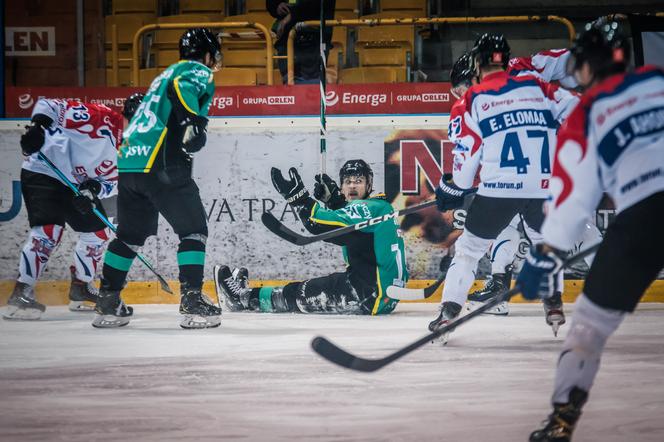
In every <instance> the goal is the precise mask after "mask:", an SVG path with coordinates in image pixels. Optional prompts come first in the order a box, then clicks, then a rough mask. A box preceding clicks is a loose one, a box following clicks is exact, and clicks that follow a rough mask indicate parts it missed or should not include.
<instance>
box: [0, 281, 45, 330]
mask: <svg viewBox="0 0 664 442" xmlns="http://www.w3.org/2000/svg"><path fill="white" fill-rule="evenodd" d="M45 311H46V306H45V305H44V304H41V303H39V302H37V301H36V300H35V292H34V290H33V288H32V286H31V285H28V284H26V283H24V282H19V281H16V285H15V286H14V291H13V292H12V295H11V296H10V297H9V299H8V300H7V308H6V309H5V312H4V313H3V314H2V317H3V318H4V319H14V320H19V321H36V320H37V319H39V318H41V315H42V313H44V312H45Z"/></svg>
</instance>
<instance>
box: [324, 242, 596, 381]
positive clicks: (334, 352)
mask: <svg viewBox="0 0 664 442" xmlns="http://www.w3.org/2000/svg"><path fill="white" fill-rule="evenodd" d="M598 248H599V244H595V245H594V246H591V247H589V248H587V249H586V250H583V251H581V252H579V253H577V254H576V255H574V256H571V257H569V258H567V259H566V260H564V261H563V268H564V267H567V266H569V265H570V264H572V263H573V262H575V261H578V260H579V259H582V258H584V257H586V256H588V255H590V254H592V253H594V252H595V251H597V249H598ZM520 292H521V290H520V289H519V287H518V286H517V287H514V288H513V289H511V290H509V291H507V292H505V293H503V294H502V295H499V296H496V297H495V298H493V299H492V300H491V301H489V302H487V303H486V304H484V305H483V306H481V307H480V308H478V309H477V310H473V311H472V312H470V313H468V314H467V315H466V316H463V317H460V318H458V319H457V320H455V321H453V322H451V323H449V324H447V325H445V326H443V327H441V328H439V329H438V330H436V331H433V332H431V333H429V334H428V335H426V336H422V337H421V338H420V339H418V340H417V341H415V342H413V343H411V344H409V345H407V346H405V347H403V348H401V349H399V350H397V351H395V352H394V353H391V354H389V355H387V356H385V357H384V358H378V359H365V358H361V357H359V356H355V355H353V354H352V353H349V352H347V351H346V350H344V349H342V348H340V347H338V346H337V345H335V344H334V343H332V342H331V341H329V340H328V339H326V338H324V337H322V336H316V337H315V338H314V339H313V340H312V341H311V347H312V348H313V349H314V351H315V352H316V353H318V354H319V355H321V356H322V357H323V358H325V359H327V360H328V361H330V362H333V363H335V364H337V365H341V366H342V367H346V368H349V369H351V370H355V371H362V372H366V373H370V372H373V371H376V370H378V369H380V368H383V367H384V366H386V365H388V364H390V363H392V362H394V361H396V360H397V359H399V358H400V357H402V356H404V355H407V354H408V353H410V352H411V351H413V350H416V349H418V348H419V347H421V346H423V345H424V344H426V343H427V342H431V341H432V340H434V339H436V338H438V337H439V336H441V335H443V334H445V333H447V332H451V331H452V330H454V329H455V328H457V327H458V326H460V325H462V324H464V323H465V322H468V321H470V320H471V319H473V318H474V317H476V316H479V315H481V314H482V313H484V312H485V311H487V310H490V309H492V308H493V307H495V306H496V305H498V304H499V303H501V302H503V301H509V300H510V298H512V297H513V296H515V295H517V294H518V293H520Z"/></svg>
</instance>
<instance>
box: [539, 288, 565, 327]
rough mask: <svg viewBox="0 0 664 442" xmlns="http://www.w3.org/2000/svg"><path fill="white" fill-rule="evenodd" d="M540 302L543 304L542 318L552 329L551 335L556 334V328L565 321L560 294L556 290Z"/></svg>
mask: <svg viewBox="0 0 664 442" xmlns="http://www.w3.org/2000/svg"><path fill="white" fill-rule="evenodd" d="M542 303H543V304H544V315H545V316H544V319H545V320H546V323H547V324H548V325H550V326H551V328H552V329H553V335H554V336H558V329H560V326H561V325H563V324H564V323H565V313H564V312H563V298H562V294H561V293H560V292H556V293H555V294H554V295H553V296H552V297H550V298H548V299H543V300H542Z"/></svg>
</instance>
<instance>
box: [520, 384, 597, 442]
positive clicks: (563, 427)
mask: <svg viewBox="0 0 664 442" xmlns="http://www.w3.org/2000/svg"><path fill="white" fill-rule="evenodd" d="M569 399H570V401H569V402H568V403H566V404H554V405H553V413H551V414H550V415H549V418H548V419H547V420H545V421H544V422H542V424H543V425H544V427H543V428H540V429H539V430H535V431H533V432H532V433H531V434H530V439H529V440H530V442H569V441H571V440H572V432H573V431H574V426H575V425H576V422H577V421H578V420H579V416H581V408H582V407H583V404H585V402H586V400H587V399H588V393H586V392H585V391H583V390H581V389H579V388H576V387H574V388H573V389H572V391H570V393H569Z"/></svg>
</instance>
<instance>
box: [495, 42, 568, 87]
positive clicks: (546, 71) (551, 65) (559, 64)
mask: <svg viewBox="0 0 664 442" xmlns="http://www.w3.org/2000/svg"><path fill="white" fill-rule="evenodd" d="M569 58H570V51H569V49H550V50H548V51H542V52H538V53H536V54H534V55H531V56H530V57H515V58H512V59H510V61H509V64H508V65H507V72H508V73H509V74H510V75H512V76H515V77H517V76H521V75H534V76H536V77H537V78H540V79H542V80H544V81H546V82H551V81H558V82H559V83H560V85H561V86H563V87H566V88H568V89H573V88H575V87H577V86H578V83H577V82H576V79H575V78H574V76H573V75H568V74H567V62H568V61H569Z"/></svg>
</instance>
